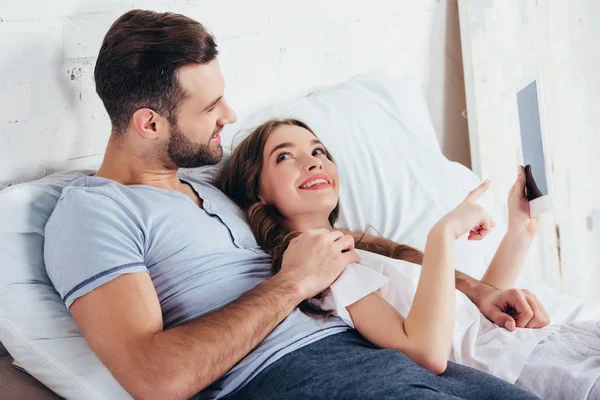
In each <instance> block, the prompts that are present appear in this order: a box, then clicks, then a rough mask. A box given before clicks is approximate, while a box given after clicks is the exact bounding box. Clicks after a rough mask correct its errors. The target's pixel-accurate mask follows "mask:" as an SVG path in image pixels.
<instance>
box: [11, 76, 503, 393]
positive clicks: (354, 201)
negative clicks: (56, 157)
mask: <svg viewBox="0 0 600 400" xmlns="http://www.w3.org/2000/svg"><path fill="white" fill-rule="evenodd" d="M282 115H285V116H293V117H296V118H299V119H302V120H304V121H306V122H307V123H308V124H309V125H310V126H311V127H312V128H313V129H314V130H315V132H316V133H317V135H319V136H320V137H321V138H322V140H323V141H324V143H325V144H326V145H327V146H328V148H329V149H330V150H331V151H332V152H333V155H334V157H335V158H336V161H337V163H338V165H339V168H340V175H341V178H342V186H343V188H342V198H341V202H342V212H341V216H340V222H339V225H340V226H342V227H347V228H350V229H352V230H355V231H362V230H363V229H365V227H366V226H367V225H369V224H370V225H372V226H374V227H375V228H376V229H377V231H378V232H379V233H380V234H382V235H383V236H386V237H389V238H392V239H394V240H396V241H398V242H401V243H407V244H411V245H413V246H416V247H419V248H423V246H424V243H425V238H426V236H427V232H428V230H429V229H430V227H431V226H432V225H433V224H434V223H435V222H436V221H437V220H438V219H439V218H440V217H441V216H442V215H443V214H444V213H445V212H447V211H448V210H450V209H451V208H452V207H454V206H456V205H457V204H458V203H459V202H460V201H461V200H462V199H463V198H464V196H465V195H466V193H467V192H468V191H469V190H470V189H472V188H473V187H475V186H476V185H477V184H478V183H479V178H477V177H476V176H475V175H474V174H473V173H472V172H470V171H469V170H468V169H466V168H464V167H462V166H461V165H459V164H456V163H452V162H449V161H448V160H447V159H446V158H445V157H444V156H443V155H442V154H441V152H440V149H439V146H438V144H437V140H436V136H435V133H434V130H433V127H432V124H431V120H430V118H429V113H428V111H427V107H426V105H425V101H424V99H423V96H422V94H421V91H420V89H419V86H418V84H417V83H415V82H412V81H407V80H398V79H388V78H385V77H382V76H375V75H373V76H363V77H360V78H357V79H354V80H352V81H349V82H347V83H344V84H341V85H338V86H335V87H332V88H329V89H324V90H321V91H319V92H317V93H313V94H311V95H309V96H307V97H304V98H300V99H297V100H293V101H289V102H286V103H283V104H281V105H280V106H277V107H275V108H273V109H269V110H265V111H262V112H259V113H257V114H256V115H254V116H253V117H252V118H246V119H244V120H241V122H240V123H238V124H237V125H236V126H234V127H231V128H228V129H227V130H226V131H224V133H223V135H224V138H225V137H226V135H227V134H228V132H229V135H230V136H229V137H230V138H231V133H232V132H234V131H235V130H236V129H239V128H250V127H253V126H254V125H257V124H258V123H260V122H263V121H264V120H265V119H267V118H270V117H273V116H282ZM80 174H81V172H71V173H63V174H55V175H52V176H49V177H46V178H43V179H41V180H38V181H35V182H30V183H26V184H21V185H16V186H12V187H10V188H8V189H5V190H2V191H0V221H2V224H1V225H0V341H1V342H2V343H4V345H5V346H6V348H7V349H8V350H9V352H10V353H11V354H12V356H13V357H14V358H15V359H16V360H17V361H18V362H19V363H21V364H22V365H23V366H24V367H25V368H26V369H27V370H28V371H29V372H30V373H31V374H32V375H33V376H34V377H36V378H37V379H38V380H40V381H41V382H42V383H44V384H45V385H46V386H48V387H49V388H51V389H52V390H54V391H55V392H56V393H58V394H59V395H61V396H63V397H66V398H86V399H90V398H95V399H101V398H106V399H116V398H129V395H128V394H127V393H126V392H125V391H124V389H123V388H122V387H121V386H120V385H119V384H118V383H117V382H116V380H115V379H114V378H113V377H112V375H111V374H110V372H109V371H108V370H107V369H106V368H105V367H104V366H103V365H102V363H101V362H100V361H99V359H98V358H97V357H96V356H95V355H94V353H93V352H92V350H91V348H90V347H89V346H88V344H87V342H86V341H85V339H84V338H83V336H82V334H81V332H80V331H79V329H78V328H77V326H76V324H75V322H74V321H73V319H72V317H71V314H70V313H69V312H68V310H67V309H66V307H65V305H64V303H63V301H62V300H61V298H60V296H59V295H58V293H57V292H56V291H55V290H54V288H53V287H52V285H51V283H50V280H49V279H48V276H47V275H46V270H45V268H44V265H43V257H42V254H43V234H44V226H45V224H46V221H47V219H48V217H49V216H50V213H51V212H52V210H53V208H54V206H55V204H56V202H57V201H58V197H59V195H60V192H61V190H62V188H63V187H64V186H65V185H66V184H67V183H68V182H70V181H71V180H72V179H74V178H75V177H76V176H78V175H80ZM482 200H484V199H482ZM496 222H497V223H498V225H499V226H501V225H502V224H501V221H499V220H498V218H497V221H496ZM498 230H501V228H500V229H497V231H498ZM496 236H500V235H496ZM498 240H499V239H497V238H494V237H491V238H488V239H486V240H485V241H483V242H481V243H475V242H474V243H471V242H469V243H464V244H462V246H463V247H461V244H460V243H457V246H456V248H457V251H456V256H457V266H458V267H459V268H460V269H462V270H464V271H466V272H467V273H470V274H472V275H474V276H480V275H481V273H482V272H483V270H484V267H485V265H487V263H488V262H489V258H490V255H491V254H493V251H494V249H495V246H497V242H498Z"/></svg>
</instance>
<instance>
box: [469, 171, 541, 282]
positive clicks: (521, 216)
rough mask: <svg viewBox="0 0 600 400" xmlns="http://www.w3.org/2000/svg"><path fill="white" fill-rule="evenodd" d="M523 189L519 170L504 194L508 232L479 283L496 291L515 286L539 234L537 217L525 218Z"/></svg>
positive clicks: (523, 183)
mask: <svg viewBox="0 0 600 400" xmlns="http://www.w3.org/2000/svg"><path fill="white" fill-rule="evenodd" d="M525 186H526V179H525V171H524V169H523V167H522V166H519V173H518V175H517V180H516V181H515V184H514V185H513V186H512V187H511V188H510V191H509V192H508V232H507V233H506V235H505V236H504V238H503V239H502V242H501V243H500V246H498V250H497V251H496V254H495V255H494V258H493V259H492V262H491V263H490V265H489V267H488V269H487V271H486V272H485V274H484V275H483V278H482V279H481V281H482V282H486V283H488V284H490V285H492V286H495V287H497V288H498V289H508V288H510V287H512V286H513V285H514V284H515V282H516V280H517V278H518V277H519V273H520V272H521V269H522V268H523V262H524V261H525V257H526V256H527V252H528V251H529V248H530V247H531V244H532V243H533V240H534V239H535V235H536V234H537V232H538V230H539V224H540V220H539V217H533V218H532V217H530V216H529V212H530V209H529V200H528V199H527V196H526V194H525Z"/></svg>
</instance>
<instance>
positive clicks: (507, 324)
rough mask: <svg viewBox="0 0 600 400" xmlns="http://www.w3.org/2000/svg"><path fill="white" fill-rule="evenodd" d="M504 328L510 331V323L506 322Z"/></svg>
mask: <svg viewBox="0 0 600 400" xmlns="http://www.w3.org/2000/svg"><path fill="white" fill-rule="evenodd" d="M504 327H505V328H506V329H507V330H510V321H506V322H505V323H504Z"/></svg>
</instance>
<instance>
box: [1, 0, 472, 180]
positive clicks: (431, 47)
mask: <svg viewBox="0 0 600 400" xmlns="http://www.w3.org/2000/svg"><path fill="white" fill-rule="evenodd" d="M131 8H148V9H154V10H157V11H175V12H179V13H183V14H186V15H189V16H190V17H193V18H196V19H198V20H199V21H201V22H202V23H204V24H205V25H206V26H207V27H208V28H209V29H210V30H211V31H212V32H213V33H214V34H215V36H216V38H217V41H218V44H219V46H220V51H221V56H220V59H221V64H222V70H223V73H224V75H225V78H226V81H227V85H228V86H227V96H228V98H229V101H230V103H231V104H232V106H233V107H234V108H235V109H236V111H238V113H244V112H248V111H249V110H251V109H252V108H256V107H260V106H263V105H266V104H269V103H273V102H275V101H277V100H280V99H282V98H286V97H289V96H293V95H297V94H303V93H306V92H308V91H310V90H311V89H313V88H316V87H319V86H323V85H330V84H333V83H336V82H340V81H343V80H346V79H348V78H350V77H352V76H354V75H356V74H359V73H362V72H366V71H369V70H373V69H378V68H382V67H386V68H389V69H393V70H394V71H396V73H397V74H400V75H406V76H412V77H414V78H415V79H418V80H419V81H420V82H421V85H422V87H423V90H424V91H425V93H426V97H427V99H428V103H429V106H430V109H431V114H432V118H433V123H434V126H435V127H436V130H437V133H438V137H439V138H440V143H441V146H442V149H443V151H444V153H445V154H446V155H447V156H448V157H449V158H450V159H452V160H456V161H459V162H461V163H463V164H465V165H467V166H470V155H469V144H468V134H467V124H466V120H465V119H464V118H463V116H462V112H463V110H464V109H465V98H464V84H463V76H462V59H461V53H460V49H461V48H460V37H459V26H458V11H457V2H456V0H453V1H439V0H420V1H418V2H417V1H411V0H402V1H397V0H373V1H369V2H364V1H358V0H353V1H347V0H330V1H326V2H323V1H316V0H306V1H302V2H282V1H276V0H254V1H242V0H239V1H233V0H224V1H190V0H161V1H123V0H106V1H90V0H84V1H81V0H62V1H58V2H49V1H46V0H27V1H10V0H0V38H2V39H0V187H1V185H2V184H6V183H8V182H11V181H16V180H22V179H33V178H37V177H40V176H42V175H44V174H48V173H51V172H54V171H57V170H64V169H70V168H80V167H83V166H86V165H93V164H98V163H99V162H100V161H101V157H102V152H103V149H104V146H105V143H106V141H107V139H108V134H109V129H110V127H109V123H108V118H107V116H106V114H105V112H104V109H103V107H102V104H101V102H100V101H99V99H98V98H97V96H96V93H95V91H94V85H93V67H94V63H95V58H96V56H97V53H98V49H99V46H100V43H101V40H102V37H103V35H104V34H105V32H106V30H107V29H108V28H109V26H110V24H111V23H112V22H113V21H114V20H115V19H116V18H117V17H118V16H119V15H120V14H122V13H123V12H124V11H126V10H128V9H131Z"/></svg>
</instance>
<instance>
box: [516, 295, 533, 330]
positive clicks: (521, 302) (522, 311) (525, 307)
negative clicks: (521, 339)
mask: <svg viewBox="0 0 600 400" xmlns="http://www.w3.org/2000/svg"><path fill="white" fill-rule="evenodd" d="M513 308H514V309H515V311H516V312H517V318H516V321H517V326H518V327H519V328H524V327H525V326H527V324H528V323H529V321H531V318H533V310H532V309H531V306H530V305H529V303H528V302H527V300H526V299H525V296H523V294H522V293H521V292H520V291H518V290H516V289H515V295H514V305H513Z"/></svg>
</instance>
